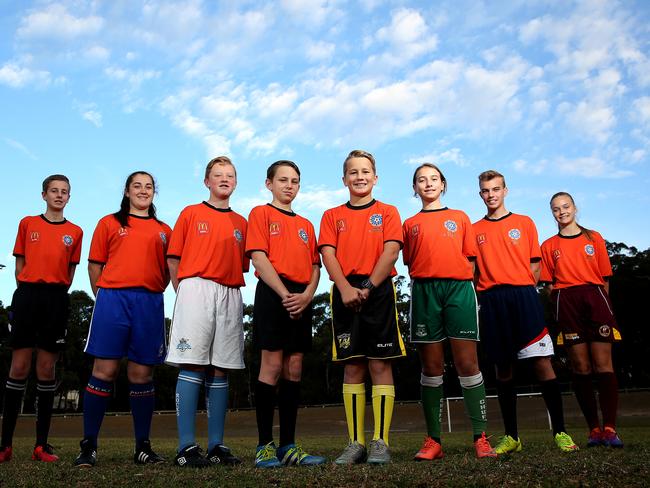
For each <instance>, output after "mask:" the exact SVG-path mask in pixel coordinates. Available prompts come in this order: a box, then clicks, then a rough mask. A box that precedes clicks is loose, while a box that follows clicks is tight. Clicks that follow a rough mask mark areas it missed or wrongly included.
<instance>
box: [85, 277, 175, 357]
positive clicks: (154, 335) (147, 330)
mask: <svg viewBox="0 0 650 488" xmlns="http://www.w3.org/2000/svg"><path fill="white" fill-rule="evenodd" d="M84 352H86V353H88V354H90V355H92V356H95V357H98V358H102V359H121V358H123V357H125V356H126V357H128V358H129V360H130V361H133V362H135V363H138V364H146V365H153V364H161V363H162V362H163V361H164V360H165V355H166V353H167V344H166V342H165V312H164V304H163V294H162V293H154V292H151V291H149V290H147V289H145V288H120V289H115V288H100V289H99V291H98V292H97V301H96V302H95V309H94V310H93V317H92V320H91V322H90V330H89V331H88V341H87V343H86V349H84Z"/></svg>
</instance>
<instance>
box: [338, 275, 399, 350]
mask: <svg viewBox="0 0 650 488" xmlns="http://www.w3.org/2000/svg"><path fill="white" fill-rule="evenodd" d="M366 278H367V276H358V275H352V276H348V277H347V280H348V281H349V282H350V284H351V285H352V286H354V287H355V288H361V282H362V281H363V280H365V279H366ZM331 297H332V335H333V337H332V343H333V344H332V360H334V361H344V360H346V359H350V358H356V357H363V358H368V359H391V358H398V357H402V356H406V348H405V347H404V341H403V340H402V335H401V334H400V330H399V325H398V323H397V308H396V306H395V287H394V285H393V280H391V279H390V278H388V279H386V280H384V282H383V283H381V284H380V285H379V286H377V287H376V288H375V289H374V290H372V291H371V292H370V295H369V296H368V300H367V301H366V303H364V304H363V306H362V307H361V311H359V312H356V311H355V310H354V309H352V308H348V307H346V306H345V305H343V302H342V301H341V294H340V292H339V290H338V288H336V285H334V286H332V292H331Z"/></svg>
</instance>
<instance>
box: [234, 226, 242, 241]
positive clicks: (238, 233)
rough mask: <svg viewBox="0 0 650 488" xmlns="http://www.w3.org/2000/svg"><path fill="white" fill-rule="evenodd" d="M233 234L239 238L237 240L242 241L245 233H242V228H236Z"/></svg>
mask: <svg viewBox="0 0 650 488" xmlns="http://www.w3.org/2000/svg"><path fill="white" fill-rule="evenodd" d="M232 235H233V236H235V239H237V242H241V241H243V240H244V234H242V233H241V230H239V229H235V230H234V231H233V233H232Z"/></svg>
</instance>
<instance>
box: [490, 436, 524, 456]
mask: <svg viewBox="0 0 650 488" xmlns="http://www.w3.org/2000/svg"><path fill="white" fill-rule="evenodd" d="M519 451H521V440H520V439H519V437H517V439H514V438H512V437H511V436H509V435H504V436H503V437H502V438H501V439H500V440H499V442H498V444H497V445H496V446H495V447H494V452H496V453H497V455H499V456H503V455H504V454H512V453H513V452H519Z"/></svg>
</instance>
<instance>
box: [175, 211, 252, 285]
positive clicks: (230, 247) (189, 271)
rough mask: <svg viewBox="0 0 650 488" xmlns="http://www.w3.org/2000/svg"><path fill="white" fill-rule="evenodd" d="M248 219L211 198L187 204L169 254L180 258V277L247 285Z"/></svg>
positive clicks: (224, 283) (248, 261)
mask: <svg viewBox="0 0 650 488" xmlns="http://www.w3.org/2000/svg"><path fill="white" fill-rule="evenodd" d="M246 229H247V224H246V219H245V218H244V217H242V216H241V215H239V214H238V213H236V212H234V211H233V210H231V209H230V208H228V209H221V208H216V207H213V206H212V205H210V204H209V203H208V202H202V203H197V204H195V205H190V206H188V207H185V208H184V209H183V211H182V212H181V214H180V215H179V217H178V220H177V221H176V225H175V226H174V232H173V233H172V239H171V242H170V243H169V249H167V257H170V258H178V259H180V263H179V265H178V279H179V280H182V279H184V278H191V277H195V276H197V277H200V278H204V279H206V280H212V281H215V282H217V283H219V284H221V285H224V286H229V287H233V288H238V287H240V286H244V285H245V282H244V273H245V272H246V271H248V267H249V264H250V260H249V258H248V257H247V256H246V254H245V252H244V250H245V245H246Z"/></svg>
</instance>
